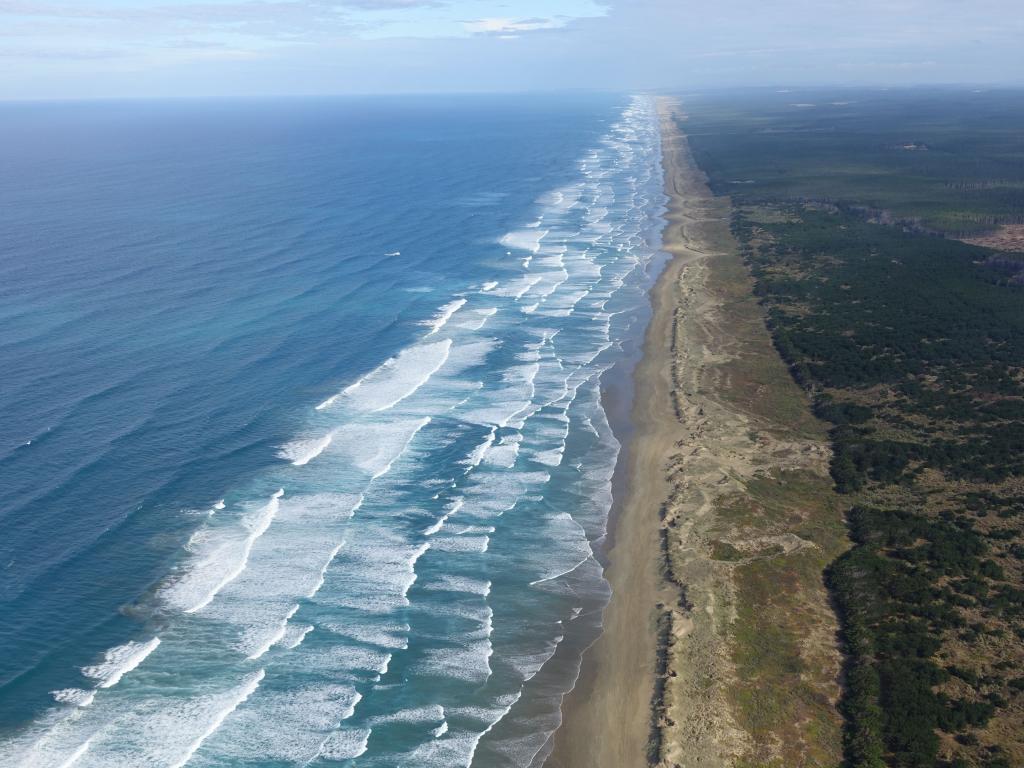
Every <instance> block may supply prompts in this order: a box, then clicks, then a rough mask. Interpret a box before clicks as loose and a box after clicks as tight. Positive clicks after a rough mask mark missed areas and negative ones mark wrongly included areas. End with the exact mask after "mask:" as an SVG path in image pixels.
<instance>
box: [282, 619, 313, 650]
mask: <svg viewBox="0 0 1024 768" xmlns="http://www.w3.org/2000/svg"><path fill="white" fill-rule="evenodd" d="M312 631H313V625H312V624H289V625H288V626H287V627H286V629H285V632H284V636H283V637H282V638H281V640H280V641H279V642H280V645H281V647H282V648H284V649H285V650H288V651H291V650H294V649H295V648H298V647H299V646H300V645H302V641H303V640H305V639H306V635H308V634H309V633H310V632H312Z"/></svg>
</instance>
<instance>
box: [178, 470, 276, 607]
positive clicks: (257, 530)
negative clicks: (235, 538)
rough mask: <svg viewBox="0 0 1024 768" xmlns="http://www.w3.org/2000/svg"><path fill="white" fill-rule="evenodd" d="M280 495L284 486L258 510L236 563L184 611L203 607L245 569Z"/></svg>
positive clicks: (271, 518) (265, 530) (272, 518)
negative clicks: (258, 512) (254, 522)
mask: <svg viewBox="0 0 1024 768" xmlns="http://www.w3.org/2000/svg"><path fill="white" fill-rule="evenodd" d="M282 496H284V488H279V489H278V490H277V491H276V492H275V493H274V495H273V496H272V497H271V498H270V502H269V503H268V504H267V506H266V507H264V508H263V511H262V512H260V514H259V516H258V517H257V518H256V524H255V525H254V526H253V528H252V530H251V531H250V532H249V535H248V536H246V537H245V543H244V544H243V546H242V557H241V558H240V560H239V562H238V563H237V565H236V566H235V567H234V568H232V569H231V571H230V572H228V574H227V575H225V576H224V577H223V578H222V579H221V580H220V581H218V582H217V585H216V586H215V587H214V588H213V589H212V590H210V592H208V593H207V595H206V597H204V598H203V599H202V600H200V601H199V602H198V603H197V604H196V605H194V606H192V607H191V608H186V609H185V613H195V612H196V611H199V610H202V609H203V608H205V607H206V606H207V605H209V604H210V602H211V601H212V600H213V598H215V597H216V596H217V593H218V592H220V591H221V590H222V589H224V587H226V586H227V585H228V584H230V583H231V582H232V581H234V580H235V579H237V578H238V577H239V576H240V575H241V573H242V571H244V570H245V567H246V565H248V564H249V554H250V553H251V552H252V547H253V545H254V544H255V543H256V540H257V539H258V538H259V537H260V536H262V535H263V534H264V533H266V532H267V529H268V528H269V527H270V523H271V522H272V521H273V520H274V516H275V515H276V514H277V510H278V507H279V506H280V501H279V500H280V498H281V497H282Z"/></svg>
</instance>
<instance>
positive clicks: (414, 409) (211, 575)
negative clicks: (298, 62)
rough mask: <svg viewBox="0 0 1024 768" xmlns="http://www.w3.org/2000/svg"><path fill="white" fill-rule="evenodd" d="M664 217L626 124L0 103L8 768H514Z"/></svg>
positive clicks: (642, 129) (0, 578) (646, 141)
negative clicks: (340, 767) (347, 767)
mask: <svg viewBox="0 0 1024 768" xmlns="http://www.w3.org/2000/svg"><path fill="white" fill-rule="evenodd" d="M663 202H664V197H663V193H662V174H661V168H660V147H659V137H658V127H657V119H656V115H655V112H654V104H653V101H652V100H651V99H649V98H647V97H644V96H640V97H631V96H594V95H573V96H565V95H562V96H557V97H556V96H550V97H542V96H501V97H484V96H472V97H470V96H464V97H402V98H397V97H395V98H383V97H381V98H338V99H294V100H287V99H280V100H266V101H251V102H250V101H236V102H213V101H210V102H206V101H190V100H183V101H151V102H148V101H112V102H80V103H76V102H67V103H56V102H52V103H23V104H6V105H3V106H0V367H2V370H3V376H2V379H3V387H2V395H0V526H2V528H0V530H2V531H3V535H2V536H0V764H2V765H4V766H42V767H47V768H48V767H49V766H53V767H54V768H57V767H58V766H59V767H61V768H67V767H69V766H72V765H73V766H75V767H76V768H92V767H96V768H113V767H116V766H132V767H133V768H136V767H138V766H160V767H163V766H166V767H167V768H171V767H172V766H174V767H177V766H184V765H188V766H194V767H195V768H202V767H204V766H242V765H245V766H261V767H266V768H271V767H276V766H298V765H302V766H306V765H309V766H327V765H351V766H366V767H368V768H371V767H376V766H380V767H382V768H383V767H384V766H388V767H389V768H390V767H392V766H444V767H445V768H451V767H453V766H469V765H476V766H529V765H539V764H540V763H541V762H542V761H543V759H544V757H545V756H546V754H547V750H548V748H549V738H550V736H551V733H552V732H553V730H554V729H555V728H556V727H557V725H558V723H559V717H560V715H559V705H560V702H561V698H562V696H563V695H564V693H565V692H566V691H568V690H570V689H571V688H572V685H573V684H574V682H575V679H576V676H577V674H578V670H579V660H580V655H581V653H582V651H583V649H584V648H585V647H586V645H587V644H588V643H589V642H591V641H592V640H593V639H594V637H595V636H596V634H597V632H598V631H599V629H600V620H601V610H602V608H603V606H604V605H605V603H606V602H607V599H608V586H607V583H606V582H605V581H604V579H603V578H602V567H601V564H600V556H601V546H602V542H603V538H604V536H605V533H606V528H607V524H608V514H609V509H610V507H611V505H612V476H613V471H614V468H615V465H616V460H617V457H618V456H619V453H620V441H619V439H617V436H616V435H617V434H618V437H621V436H622V431H621V430H617V431H613V429H612V427H611V426H610V421H609V413H610V412H611V411H612V409H613V408H617V409H618V410H619V411H625V412H628V384H627V383H626V382H628V373H629V370H630V366H631V365H632V364H633V362H634V361H635V358H636V355H637V350H638V347H639V345H638V339H639V338H640V336H641V334H642V331H643V328H644V324H645V322H646V319H647V317H648V315H649V307H648V300H647V289H648V288H649V286H650V284H651V281H652V279H653V277H654V275H655V273H656V272H657V270H658V268H659V266H660V264H661V263H662V256H661V254H660V251H659V233H660V229H661V226H662V219H661V214H662V206H663ZM616 377H617V378H616ZM612 421H614V419H612Z"/></svg>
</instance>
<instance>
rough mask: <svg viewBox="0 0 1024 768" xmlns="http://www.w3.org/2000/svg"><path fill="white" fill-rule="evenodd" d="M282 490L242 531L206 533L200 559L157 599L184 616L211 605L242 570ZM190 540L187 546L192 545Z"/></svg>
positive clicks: (246, 522) (272, 512) (187, 568)
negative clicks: (160, 599) (179, 611)
mask: <svg viewBox="0 0 1024 768" xmlns="http://www.w3.org/2000/svg"><path fill="white" fill-rule="evenodd" d="M283 495H284V489H283V488H281V489H278V490H277V491H276V492H275V493H274V495H273V496H272V497H271V499H270V501H269V502H268V503H267V505H266V506H264V507H263V508H262V509H261V510H259V511H258V512H256V513H255V514H253V515H251V516H249V517H248V518H246V519H245V520H244V521H243V525H242V526H241V530H240V531H239V530H231V531H227V532H224V533H221V532H219V531H218V532H217V534H219V536H218V535H217V534H214V533H213V532H209V531H208V532H207V533H206V535H205V536H203V537H200V538H199V539H198V541H201V542H202V543H203V547H202V556H198V557H196V558H195V559H194V560H193V561H192V562H191V563H190V564H189V565H188V566H187V567H186V569H185V570H184V572H183V573H181V574H180V575H179V576H178V578H177V579H175V580H174V581H172V582H171V583H170V584H168V585H167V586H166V587H165V588H163V589H162V590H161V591H160V596H161V597H162V598H163V599H164V600H165V601H166V602H167V603H168V604H169V605H172V606H174V607H175V608H178V609H179V610H181V611H183V612H184V613H195V612H196V611H199V610H202V609H203V608H205V607H206V606H207V605H209V604H210V602H212V601H213V599H214V597H216V596H217V593H218V592H220V591H221V590H222V589H223V588H224V587H226V586H227V585H228V584H230V583H231V582H232V581H234V580H235V579H237V578H238V576H239V575H240V574H241V573H242V571H244V570H245V567H246V565H247V564H248V562H249V554H250V553H251V552H252V548H253V545H254V544H255V543H256V540H257V539H259V538H260V536H262V535H263V534H264V533H266V531H267V529H268V528H269V527H270V524H271V522H272V521H273V519H274V516H275V515H276V514H277V511H278V508H279V501H280V498H281V497H282V496H283ZM196 541H197V539H195V538H193V541H192V542H190V543H193V544H194V543H195V542H196Z"/></svg>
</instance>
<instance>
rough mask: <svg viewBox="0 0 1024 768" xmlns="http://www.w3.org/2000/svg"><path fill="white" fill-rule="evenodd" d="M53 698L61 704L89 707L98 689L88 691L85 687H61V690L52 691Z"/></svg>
mask: <svg viewBox="0 0 1024 768" xmlns="http://www.w3.org/2000/svg"><path fill="white" fill-rule="evenodd" d="M50 695H51V696H53V700H54V701H56V702H59V703H60V704H71V705H72V706H75V707H88V706H89V705H90V704H92V700H93V699H94V698H95V697H96V691H87V690H85V689H84V688H61V689H60V690H59V691H50Z"/></svg>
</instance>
